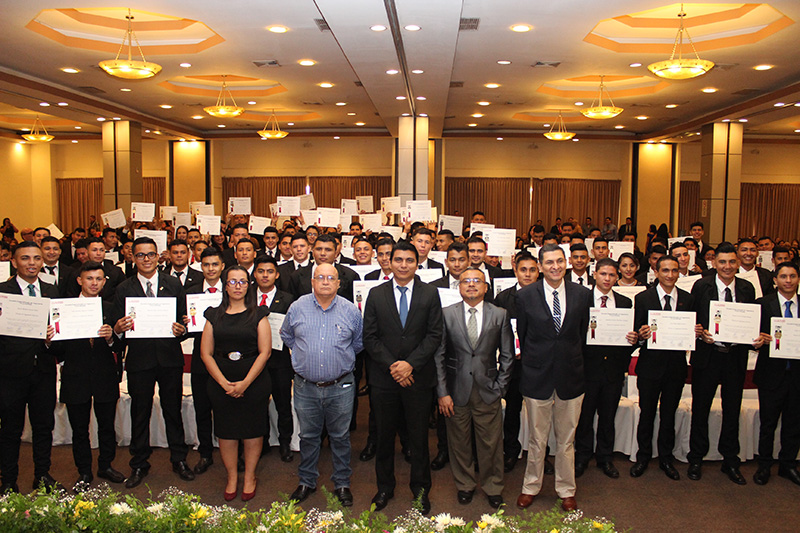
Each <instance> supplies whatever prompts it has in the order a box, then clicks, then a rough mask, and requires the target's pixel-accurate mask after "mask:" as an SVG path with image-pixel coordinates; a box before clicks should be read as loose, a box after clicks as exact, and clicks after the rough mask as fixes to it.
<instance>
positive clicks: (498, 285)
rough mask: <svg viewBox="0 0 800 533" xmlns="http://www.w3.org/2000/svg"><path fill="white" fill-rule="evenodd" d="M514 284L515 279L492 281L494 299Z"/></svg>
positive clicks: (515, 282)
mask: <svg viewBox="0 0 800 533" xmlns="http://www.w3.org/2000/svg"><path fill="white" fill-rule="evenodd" d="M516 284H517V278H494V279H493V280H492V285H494V297H495V298H497V295H498V294H500V293H501V292H503V291H504V290H506V289H507V288H509V287H513V286H514V285H516Z"/></svg>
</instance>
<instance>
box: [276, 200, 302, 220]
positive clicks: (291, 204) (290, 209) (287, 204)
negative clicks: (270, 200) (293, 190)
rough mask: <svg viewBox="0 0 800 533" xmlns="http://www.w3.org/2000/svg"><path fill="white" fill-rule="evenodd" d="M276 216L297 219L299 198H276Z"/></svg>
mask: <svg viewBox="0 0 800 533" xmlns="http://www.w3.org/2000/svg"><path fill="white" fill-rule="evenodd" d="M278 216H281V217H299V216H300V197H299V196H278Z"/></svg>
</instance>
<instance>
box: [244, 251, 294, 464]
mask: <svg viewBox="0 0 800 533" xmlns="http://www.w3.org/2000/svg"><path fill="white" fill-rule="evenodd" d="M278 276H279V274H278V265H277V261H275V259H274V258H273V257H270V256H268V255H262V256H259V257H258V258H257V259H256V262H255V268H254V269H253V278H255V282H256V285H257V289H256V303H257V304H258V305H259V306H266V307H268V308H269V312H270V313H280V314H282V315H285V314H286V312H287V311H288V310H289V306H290V305H292V302H293V301H294V298H292V295H291V294H289V293H288V292H283V291H281V290H278V288H277V287H276V286H275V282H276V281H277V280H278ZM267 371H268V372H269V377H270V381H271V382H272V401H273V402H275V410H276V411H277V412H278V446H279V448H280V455H281V461H283V462H284V463H288V462H291V461H292V460H293V459H294V456H293V455H292V449H291V447H290V445H291V443H292V433H293V432H294V419H293V418H292V377H293V376H294V370H292V356H291V354H290V353H289V350H288V348H287V347H286V346H284V348H283V349H282V350H272V355H271V356H270V358H269V361H268V362H267ZM267 417H268V418H269V414H267ZM269 431H270V425H269V424H267V434H266V435H264V444H265V446H264V447H265V448H269ZM262 453H263V452H262Z"/></svg>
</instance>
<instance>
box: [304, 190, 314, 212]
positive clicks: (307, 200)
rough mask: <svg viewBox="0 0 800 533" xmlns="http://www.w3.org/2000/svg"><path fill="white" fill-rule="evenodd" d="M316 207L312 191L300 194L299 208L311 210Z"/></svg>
mask: <svg viewBox="0 0 800 533" xmlns="http://www.w3.org/2000/svg"><path fill="white" fill-rule="evenodd" d="M316 208H317V202H316V200H314V193H309V194H303V195H302V196H300V210H301V211H311V210H312V209H316Z"/></svg>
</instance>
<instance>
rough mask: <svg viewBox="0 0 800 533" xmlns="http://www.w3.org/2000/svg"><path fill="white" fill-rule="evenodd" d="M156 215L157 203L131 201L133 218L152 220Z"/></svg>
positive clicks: (142, 220)
mask: <svg viewBox="0 0 800 533" xmlns="http://www.w3.org/2000/svg"><path fill="white" fill-rule="evenodd" d="M155 217H156V204H150V203H146V202H131V220H136V221H140V222H151V221H152V220H153V219H154V218H155Z"/></svg>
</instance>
